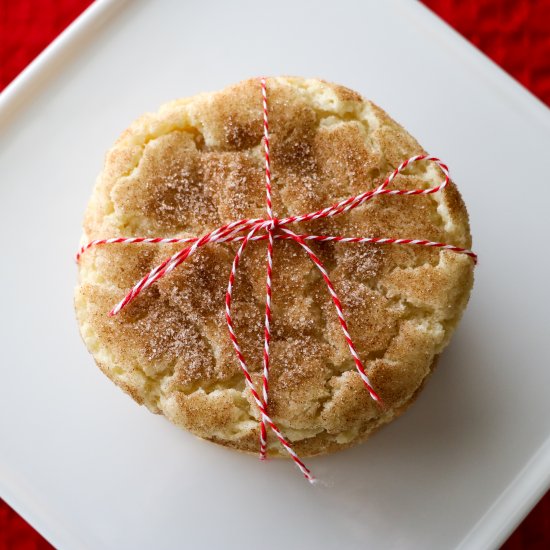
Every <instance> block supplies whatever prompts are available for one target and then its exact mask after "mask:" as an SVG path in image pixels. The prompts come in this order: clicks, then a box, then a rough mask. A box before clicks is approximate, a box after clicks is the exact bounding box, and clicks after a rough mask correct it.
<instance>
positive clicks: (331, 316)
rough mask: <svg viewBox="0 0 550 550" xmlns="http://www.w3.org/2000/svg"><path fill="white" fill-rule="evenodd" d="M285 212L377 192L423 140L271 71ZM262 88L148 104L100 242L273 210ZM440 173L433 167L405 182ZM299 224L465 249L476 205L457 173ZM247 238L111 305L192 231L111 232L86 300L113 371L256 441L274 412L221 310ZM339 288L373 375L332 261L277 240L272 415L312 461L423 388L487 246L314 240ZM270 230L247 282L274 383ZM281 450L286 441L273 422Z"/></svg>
mask: <svg viewBox="0 0 550 550" xmlns="http://www.w3.org/2000/svg"><path fill="white" fill-rule="evenodd" d="M267 89H268V94H269V117H270V133H271V170H272V174H273V209H274V212H275V215H276V216H277V217H278V218H281V217H283V216H288V215H292V214H302V213H307V212H312V211H315V210H317V209H320V208H323V207H325V206H328V205H331V204H334V203H335V202H337V201H339V200H342V199H344V198H347V197H349V196H352V195H357V194H359V193H361V192H363V191H366V190H369V189H374V188H376V187H377V186H378V185H380V184H381V183H382V181H384V179H385V178H386V177H387V176H388V175H389V174H390V173H391V172H392V171H393V170H394V169H395V168H396V167H397V166H398V165H399V164H400V163H401V162H402V161H404V160H405V159H407V158H409V157H411V156H413V155H417V154H423V149H422V147H421V146H420V145H419V144H418V143H417V142H416V141H415V139H414V138H412V137H411V136H410V135H409V134H408V133H407V132H406V131H405V130H404V129H403V128H402V127H401V126H399V125H398V124H397V123H396V122H394V121H393V120H392V119H391V118H390V117H389V116H388V115H387V114H386V113H385V112H384V111H382V110H381V109H380V108H379V107H377V106H376V105H374V104H373V103H371V102H370V101H368V100H365V99H363V98H362V97H361V96H360V95H359V94H357V93H355V92H353V91H351V90H349V89H347V88H344V87H341V86H338V85H334V84H330V83H327V82H323V81H319V80H306V79H301V78H271V79H269V80H268V82H267ZM262 136H263V123H262V96H261V89H260V86H259V81H258V80H247V81H244V82H241V83H239V84H236V85H234V86H231V87H229V88H226V89H225V90H222V91H221V92H216V93H205V94H200V95H197V96H195V97H192V98H186V99H180V100H176V101H173V102H171V103H168V104H166V105H164V106H162V107H161V108H160V110H159V111H158V113H155V114H147V115H144V116H142V117H141V118H139V119H138V120H137V121H136V122H134V123H133V124H132V125H131V126H130V128H129V129H128V130H126V131H125V132H124V133H123V134H122V135H121V137H120V138H119V139H118V141H117V142H116V143H115V145H114V147H113V148H112V149H111V150H110V151H109V153H108V154H107V158H106V161H105V167H104V169H103V171H102V173H101V175H100V176H99V178H98V180H97V183H96V185H95V189H94V192H93V195H92V199H91V201H90V203H89V205H88V208H87V211H86V216H85V221H84V237H83V240H84V241H90V240H92V239H102V238H109V237H119V236H127V237H131V236H144V237H157V236H160V237H185V236H200V235H202V234H204V233H206V232H208V231H210V230H213V229H215V228H217V227H219V226H221V225H223V224H225V223H227V222H230V221H233V220H238V219H241V218H265V184H264V158H263V146H262ZM442 179H443V176H442V173H441V172H440V170H439V169H438V168H437V167H436V166H435V165H434V164H430V163H428V162H421V163H417V164H415V165H414V166H412V167H411V168H410V169H407V170H406V171H405V172H404V173H403V174H401V175H399V176H397V178H396V179H395V180H394V181H393V182H392V183H391V188H395V189H414V188H429V187H433V186H434V185H437V183H439V182H441V181H442ZM291 229H292V230H293V231H296V232H299V233H308V234H314V235H319V234H325V235H344V236H361V237H364V236H377V237H401V238H415V239H427V240H431V241H441V242H446V243H451V244H453V245H456V246H459V247H465V248H468V247H469V246H470V244H471V242H470V240H471V239H470V232H469V226H468V216H467V213H466V209H465V206H464V203H463V202H462V199H461V197H460V194H459V192H458V190H457V188H456V187H455V185H454V184H453V183H452V182H451V183H450V184H449V185H448V186H447V187H446V188H445V189H444V190H443V191H441V192H438V193H434V194H432V195H422V196H413V197H407V196H379V197H375V198H373V199H372V200H370V201H368V202H366V203H365V204H364V205H362V206H360V207H358V208H355V209H354V210H352V211H350V212H347V213H345V214H342V215H339V216H334V217H332V218H327V219H321V220H316V221H310V222H307V223H302V224H294V225H293V226H292V227H291ZM238 244H239V243H235V242H233V243H226V244H218V243H216V244H210V245H207V246H205V247H203V248H201V249H199V250H198V252H197V253H196V254H195V255H194V256H192V257H191V258H190V259H189V260H188V261H186V262H185V263H183V264H182V265H180V266H179V267H178V268H177V269H175V270H174V271H172V272H171V273H170V274H168V275H166V276H165V277H163V278H162V279H160V280H159V281H158V282H156V283H155V284H153V285H152V286H150V287H149V288H147V289H146V290H145V291H144V292H143V293H141V294H140V295H139V297H138V298H137V299H136V300H134V301H133V302H132V303H131V304H130V305H128V306H127V307H126V308H125V309H124V310H122V312H121V313H120V314H118V315H116V316H114V317H109V316H108V312H109V311H110V310H111V308H112V307H113V306H114V305H115V304H116V303H117V302H118V301H119V300H120V299H121V298H122V297H123V296H124V295H125V294H126V293H127V292H128V290H129V289H130V288H131V287H132V285H134V283H135V282H136V281H138V280H139V279H140V278H141V277H143V276H144V275H145V274H146V273H147V272H148V271H150V270H151V269H152V268H153V267H155V266H156V265H158V264H159V263H161V262H162V260H164V259H165V258H167V257H168V256H170V255H171V254H173V253H174V252H176V251H178V250H180V249H181V248H183V245H181V244H180V245H172V244H168V245H167V244H112V245H105V246H98V247H94V248H91V249H90V250H88V251H87V252H86V253H85V254H84V255H83V256H82V257H81V259H80V263H79V266H80V267H79V269H80V280H79V285H78V287H77V289H76V300H75V303H76V312H77V317H78V321H79V324H80V329H81V333H82V336H83V338H84V341H85V343H86V345H87V346H88V349H89V350H90V352H91V353H92V355H93V357H94V359H95V361H96V363H97V364H98V366H99V367H100V369H101V370H102V371H103V372H104V373H105V374H106V375H107V376H108V377H109V378H110V379H111V380H112V381H114V382H115V383H116V384H117V385H118V386H120V387H121V388H122V389H123V390H124V391H126V392H127V393H128V394H130V395H131V396H132V397H133V398H134V399H135V400H136V401H137V402H138V403H142V404H145V405H146V406H147V407H148V408H149V409H150V410H151V411H153V412H155V413H161V414H164V415H165V416H166V417H167V418H168V419H170V420H171V421H172V422H174V423H175V424H177V425H179V426H182V427H184V428H186V429H187V430H189V431H191V432H192V433H194V434H196V435H197V436H199V437H202V438H205V439H209V440H211V441H214V442H216V443H221V444H223V445H226V446H229V447H233V448H235V449H239V450H243V451H254V452H256V451H257V449H258V434H259V418H260V416H259V413H258V409H257V407H256V405H255V404H254V402H253V400H252V399H251V395H250V392H249V390H248V389H246V388H245V384H244V378H243V376H242V373H241V371H240V369H239V365H238V363H237V361H236V358H235V354H234V350H233V349H232V347H231V342H230V339H229V337H228V332H227V326H226V322H225V317H224V315H225V303H224V298H225V291H226V288H227V280H228V277H229V271H230V268H231V263H232V261H233V257H234V255H235V251H236V250H237V247H238ZM311 247H312V249H313V250H314V251H315V253H316V254H317V255H318V256H319V258H320V259H321V260H322V262H323V263H324V265H325V266H326V268H327V270H328V272H329V274H330V277H331V279H332V281H333V283H334V286H335V288H336V290H337V292H338V295H339V296H340V299H341V300H342V303H343V306H344V310H345V313H346V316H347V320H348V324H349V330H350V333H351V336H352V338H353V340H354V342H355V344H356V346H357V350H358V353H359V355H360V357H361V359H362V360H363V362H364V365H365V368H366V371H367V373H368V376H369V378H370V381H371V382H372V385H373V387H374V388H375V389H376V391H377V392H378V393H379V394H380V396H381V397H382V400H383V402H384V404H385V406H384V407H380V406H379V405H378V404H377V403H375V402H374V401H373V400H372V399H371V397H370V396H369V393H368V391H367V390H366V388H365V386H364V384H363V382H362V380H361V378H360V376H359V374H358V373H357V371H356V370H355V365H354V362H353V360H352V358H351V356H350V352H349V349H348V347H347V344H346V341H345V340H344V337H343V335H342V331H341V329H340V326H339V324H338V318H337V316H336V313H335V310H334V307H333V304H332V302H331V300H330V297H329V295H328V293H327V289H326V286H325V283H324V281H323V279H322V278H321V275H320V273H319V271H318V270H317V269H316V267H315V266H314V264H313V263H312V262H311V260H310V259H309V258H308V256H307V254H306V253H305V252H304V251H303V250H302V248H300V246H299V245H298V244H297V243H296V242H289V241H283V240H276V241H275V254H274V266H273V319H272V340H271V370H270V387H269V389H270V401H269V413H270V415H271V417H272V418H273V419H274V420H275V422H276V423H277V425H278V426H279V427H280V429H281V431H282V432H283V433H284V434H285V436H286V437H287V438H288V440H289V441H290V442H291V443H292V444H293V446H294V448H295V449H296V451H297V452H298V453H301V454H302V455H304V456H308V455H315V454H322V453H327V452H332V451H335V450H338V449H341V448H344V447H347V446H350V445H352V444H355V443H358V442H360V441H363V440H365V439H366V438H367V437H368V436H369V434H370V433H371V432H372V431H373V430H374V429H376V428H377V427H379V426H380V425H382V424H385V423H387V422H389V421H391V420H392V419H393V418H395V417H396V416H397V415H398V414H400V413H401V412H402V411H403V410H404V409H405V408H406V407H407V405H408V404H409V403H411V402H412V401H413V400H414V398H415V397H416V395H417V393H418V392H419V390H420V388H421V387H422V385H423V383H424V381H425V380H426V378H427V377H428V376H429V375H430V373H431V371H432V369H433V368H434V365H435V362H436V360H437V357H438V355H439V354H440V353H441V351H442V350H443V348H444V347H445V346H446V345H447V343H448V342H449V339H450V337H451V335H452V333H453V331H454V329H455V327H456V325H457V323H458V320H459V318H460V316H461V314H462V311H463V310H464V307H465V306H466V303H467V301H468V297H469V293H470V289H471V287H472V281H473V262H472V259H471V258H470V257H468V256H466V255H464V254H459V253H455V252H451V251H447V250H440V249H435V248H426V247H421V246H404V245H392V244H357V243H355V244H351V243H330V242H326V243H311ZM265 254H266V242H265V241H260V242H255V243H251V244H250V245H249V246H248V248H247V250H246V254H245V255H244V257H243V260H242V263H241V266H240V268H239V272H238V275H237V279H236V282H235V288H234V293H233V316H234V322H235V330H236V332H237V334H238V336H239V338H240V342H241V345H242V348H243V352H244V355H245V356H246V358H247V361H248V365H249V368H250V370H251V371H252V373H253V377H254V379H255V382H256V384H257V387H258V389H259V387H260V380H261V369H262V350H263V311H264V303H265ZM269 453H270V454H271V455H279V454H283V453H282V447H281V446H280V443H279V442H278V441H277V439H276V438H274V437H273V435H272V434H270V435H269Z"/></svg>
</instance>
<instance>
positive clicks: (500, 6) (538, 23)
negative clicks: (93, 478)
mask: <svg viewBox="0 0 550 550" xmlns="http://www.w3.org/2000/svg"><path fill="white" fill-rule="evenodd" d="M424 3H425V4H426V5H427V6H428V7H430V8H431V9H432V10H434V11H435V12H436V13H437V14H438V15H440V16H441V17H442V18H443V19H445V20H446V21H447V22H448V23H449V24H450V25H451V26H453V27H454V28H455V29H456V30H457V31H459V32H460V33H462V34H463V35H464V36H465V37H466V38H467V39H468V40H470V41H471V42H473V43H474V44H475V45H476V46H478V47H479V48H480V49H481V50H483V51H484V52H485V53H486V54H487V55H488V56H489V57H490V58H491V59H493V60H494V61H495V62H496V63H498V64H499V65H500V66H501V67H502V68H503V69H505V70H506V71H508V72H509V73H510V74H511V75H512V76H514V77H515V78H516V79H517V80H519V81H520V82H521V83H522V84H523V85H524V86H526V87H527V88H528V89H530V90H531V92H533V93H534V94H535V95H536V96H538V97H539V98H540V99H541V100H542V101H544V102H545V103H546V104H547V105H550V0H424ZM89 4H91V0H17V1H13V0H0V90H2V89H3V88H4V87H5V86H7V85H8V84H9V82H10V81H11V80H13V78H15V76H17V74H18V73H19V72H20V71H21V70H22V69H23V68H24V67H25V66H26V65H27V64H28V63H29V62H30V61H32V59H33V58H34V57H36V55H38V54H39V53H40V52H41V51H42V50H43V49H44V48H45V47H46V46H47V45H48V43H49V42H51V40H53V38H55V37H56V36H57V35H58V34H59V33H60V32H61V31H62V30H63V29H64V28H65V27H66V26H67V25H68V24H69V23H70V22H71V21H72V20H73V19H74V18H75V17H76V16H77V15H79V14H80V13H81V12H82V11H83V10H84V9H85V8H86V7H88V5H89ZM50 548H52V547H51V546H50V545H49V544H48V543H47V542H46V541H45V540H44V539H43V538H42V537H41V536H40V535H39V534H38V533H36V531H34V530H33V529H32V527H30V526H29V525H28V524H27V523H26V522H25V521H24V520H23V519H21V518H20V517H19V516H18V515H17V514H16V513H15V512H14V511H13V510H12V509H11V508H9V507H8V506H7V505H6V504H5V503H3V502H2V501H0V550H43V549H50ZM503 548H504V549H505V550H516V549H529V550H538V549H540V550H542V549H544V550H546V549H547V548H550V493H549V494H547V495H546V496H545V497H544V498H543V499H542V501H541V502H540V503H539V504H538V505H537V507H536V508H535V509H534V510H533V511H532V512H531V514H530V515H529V516H528V517H527V519H526V520H525V521H524V522H523V523H522V524H521V526H520V527H519V528H518V529H517V530H516V531H515V532H514V534H513V535H512V536H511V537H510V539H509V540H508V541H507V542H506V544H505V545H504V546H503Z"/></svg>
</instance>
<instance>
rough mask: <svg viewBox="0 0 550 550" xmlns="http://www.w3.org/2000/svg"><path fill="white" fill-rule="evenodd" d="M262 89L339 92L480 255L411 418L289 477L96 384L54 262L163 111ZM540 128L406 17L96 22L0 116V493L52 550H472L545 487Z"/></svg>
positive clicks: (240, 16) (548, 186)
mask: <svg viewBox="0 0 550 550" xmlns="http://www.w3.org/2000/svg"><path fill="white" fill-rule="evenodd" d="M259 74H270V75H278V74H297V75H304V76H321V77H323V78H325V79H328V80H332V81H335V82H339V83H342V84H345V85H347V86H349V87H351V88H354V89H356V90H359V91H360V92H362V93H363V94H364V95H365V96H367V97H369V98H372V99H373V100H374V101H376V102H377V103H379V104H380V105H381V106H382V107H384V108H385V109H386V110H387V111H388V112H389V113H390V114H391V115H392V116H393V117H395V118H396V119H397V120H398V121H400V122H401V123H402V124H404V126H405V127H406V128H408V129H409V130H410V131H411V133H412V134H413V135H415V136H416V137H417V138H418V139H419V141H420V142H421V143H422V144H423V145H424V147H426V148H427V149H428V151H430V152H432V153H433V154H436V155H438V156H440V157H441V158H442V159H444V160H445V161H446V162H447V163H449V165H450V167H451V170H452V174H453V176H454V178H455V180H456V181H457V183H458V185H459V187H460V189H461V191H462V193H463V195H464V198H465V200H466V203H467V205H468V208H469V211H470V215H471V221H472V231H473V235H474V243H475V250H476V251H477V252H478V253H479V254H480V264H479V267H478V268H477V271H476V284H475V290H474V293H473V296H472V300H471V302H470V305H469V307H468V310H467V313H466V315H465V316H464V319H463V320H462V324H461V326H460V329H459V330H458V332H457V334H456V335H455V338H454V340H453V343H452V344H451V346H450V348H449V349H448V350H447V351H446V353H445V354H444V356H443V358H442V360H441V364H440V367H439V369H438V370H437V372H436V373H435V375H434V376H433V378H432V380H431V381H430V384H428V386H427V388H426V389H425V391H424V393H423V394H422V396H421V397H420V399H419V400H418V402H417V403H416V404H415V405H414V406H413V407H412V409H411V410H410V411H409V412H408V413H407V414H406V415H405V416H404V417H403V418H402V419H400V420H399V421H398V422H396V423H394V424H392V425H391V426H389V427H387V428H385V429H384V430H382V432H380V433H379V434H378V435H376V437H374V438H372V439H371V440H370V441H369V442H367V443H366V444H364V445H362V446H359V447H357V448H354V449H352V450H349V451H346V452H342V453H339V454H336V455H334V456H328V457H323V458H318V459H315V460H312V461H311V466H312V467H313V468H314V470H315V472H316V474H317V475H318V476H319V477H320V478H323V479H325V480H328V481H329V485H330V486H329V487H324V486H316V487H310V486H309V485H308V484H307V483H306V482H305V481H303V479H301V478H300V477H299V475H297V473H296V471H295V468H294V467H293V466H292V464H291V463H289V462H286V461H272V462H270V463H268V464H263V463H260V462H259V461H257V460H255V459H254V458H251V457H247V456H244V455H241V454H238V453H233V452H231V451H227V450H224V449H222V448H219V447H217V446H215V445H211V444H208V443H204V442H200V441H198V440H196V439H195V438H194V437H192V436H191V435H189V434H187V433H185V432H183V431H180V430H179V429H177V428H175V427H174V426H172V425H170V424H169V423H168V422H167V421H166V420H164V419H163V418H161V417H156V416H154V415H151V414H149V413H148V412H147V411H146V410H145V409H143V408H140V407H138V406H136V405H135V404H134V403H133V402H132V401H131V400H130V399H129V398H127V397H125V396H124V395H123V394H122V392H120V390H118V389H117V388H116V387H115V386H114V385H112V384H111V383H110V382H109V381H108V380H107V379H106V378H105V377H104V376H103V375H102V374H101V373H100V372H99V370H98V369H96V368H95V367H94V366H93V361H92V359H91V357H90V356H89V355H88V353H87V351H86V350H85V348H84V345H83V344H82V342H81V341H80V338H79V336H78V331H77V327H76V322H75V320H74V315H73V306H72V292H73V286H74V284H75V280H76V268H75V266H74V264H73V253H74V252H75V248H76V246H77V243H78V240H79V237H80V224H81V218H82V213H83V209H84V206H85V204H86V202H87V200H88V197H89V195H90V192H91V189H92V185H93V182H94V178H95V175H96V174H97V172H98V171H99V170H100V168H101V164H102V159H103V154H104V151H105V150H106V149H107V148H108V147H109V146H110V145H111V143H112V142H113V141H114V139H115V138H116V136H117V135H118V134H119V133H120V131H121V130H122V129H124V128H125V127H126V126H127V125H128V123H129V122H130V121H131V120H133V119H134V118H136V117H137V116H138V115H139V114H141V113H142V112H144V111H147V110H154V109H156V108H157V107H158V105H159V104H161V103H162V102H164V101H166V100H169V99H172V98H175V97H179V96H186V95H191V94H194V93H196V92H199V91H202V90H214V89H219V88H222V87H224V86H225V85H227V84H230V83H232V82H236V81H238V80H240V79H242V78H245V77H249V76H254V75H259ZM549 151H550V115H549V111H548V109H547V108H546V107H544V106H543V105H542V104H541V103H539V102H538V101H537V100H536V99H535V98H533V97H532V96H531V95H529V94H528V93H527V92H526V91H525V90H524V89H522V88H521V87H520V86H519V85H518V84H517V83H515V82H514V81H512V80H511V79H510V78H509V77H507V76H506V75H505V74H504V73H503V72H502V71H500V70H499V69H498V68H496V67H495V66H494V65H493V64H492V63H490V62H489V61H488V60H487V59H485V58H484V57H483V56H482V55H481V54H480V53H479V52H478V51H476V50H475V49H474V48H472V47H471V46H469V45H468V44H467V43H466V42H465V41H464V40H462V39H461V38H460V37H459V36H457V35H456V34H455V33H454V32H453V31H452V30H450V29H449V28H448V27H446V26H445V25H444V24H442V23H441V22H440V21H439V20H438V19H437V18H436V17H434V16H433V15H431V14H430V13H429V12H428V11H427V10H426V9H425V8H423V7H422V6H421V5H419V4H417V3H415V2H411V1H391V2H377V1H375V0H371V1H368V2H359V1H356V2H354V1H351V0H339V1H338V2H324V1H323V2H319V1H317V2H297V1H295V0H278V1H277V2H271V3H268V2H265V3H263V4H262V3H259V2H246V1H245V0H232V1H231V2H222V1H221V0H220V1H218V2H215V1H213V0H203V1H202V2H179V1H176V0H174V1H169V0H164V1H156V2H154V1H152V0H150V1H146V0H140V1H135V2H118V1H117V2H115V1H110V0H105V1H102V2H99V3H97V4H95V5H94V6H93V7H92V8H91V9H90V10H89V11H88V12H86V13H85V14H84V16H82V17H81V18H80V19H79V20H78V21H77V22H76V23H75V24H74V25H73V26H72V27H71V28H70V29H69V30H68V31H67V32H65V33H64V34H63V35H62V36H61V37H60V38H59V39H58V40H57V41H56V42H55V43H54V44H53V45H52V46H51V47H50V48H49V49H48V50H47V51H46V52H45V53H44V54H43V55H42V56H41V57H40V58H39V59H38V60H37V61H36V62H35V63H34V64H33V65H32V66H31V67H30V68H28V69H27V70H26V71H25V73H24V74H23V75H22V76H20V78H19V79H18V80H17V81H16V82H15V83H14V84H13V85H12V86H11V87H10V88H9V89H8V90H6V91H5V93H4V94H2V96H1V97H0V235H1V236H2V269H1V271H0V283H1V288H2V292H3V298H2V304H3V306H2V312H3V313H2V315H1V318H0V323H1V327H0V329H1V330H0V334H1V341H2V365H1V369H2V371H1V382H0V490H1V494H2V496H3V498H5V499H6V500H7V501H8V502H9V503H10V504H11V505H12V506H14V507H15V509H16V510H18V511H19V512H20V513H21V514H23V516H24V517H25V518H27V519H28V520H29V521H30V522H31V523H32V524H33V525H34V526H35V527H36V528H37V529H38V530H39V531H41V532H42V533H43V534H44V535H45V536H46V537H47V538H48V539H49V540H50V541H52V543H54V544H55V545H56V546H57V547H61V548H71V549H76V548H102V549H120V548H131V549H133V550H135V549H142V548H143V549H145V548H155V549H172V548H182V547H186V548H194V549H197V548H240V547H244V546H254V547H256V546H259V547H261V548H263V549H265V550H269V549H275V548H277V549H279V548H304V547H308V548H317V549H320V550H323V549H329V548H346V549H352V548H361V549H363V548H384V549H385V548H418V549H429V548H456V547H461V548H485V547H495V546H497V545H498V544H499V543H500V542H502V541H503V540H504V538H505V537H506V536H507V535H508V534H509V533H510V531H511V530H512V529H513V528H514V527H515V525H516V524H517V523H518V522H519V521H520V520H521V518H522V517H523V516H524V514H526V513H527V511H528V510H529V508H530V507H531V506H532V505H533V504H534V503H535V502H536V500H537V498H539V497H540V496H541V494H542V493H543V491H544V490H545V489H546V488H547V487H548V484H549V479H550V470H549V464H550V460H549V458H550V438H549V433H550V425H549V417H550V415H549V413H550V410H549V399H548V390H549V388H550V368H549V361H548V342H549V341H550V334H549V326H550V322H549V320H548V313H547V312H548V305H549V303H550V295H549V285H548V275H549V273H550V269H549V268H550V255H549V254H548V253H547V252H546V251H545V250H546V248H547V243H546V242H545V240H544V239H545V237H546V238H547V237H548V236H549V231H548V230H549V218H550V215H549V212H550V208H549V204H550V182H549V181H548V169H547V166H546V164H547V162H548V158H549Z"/></svg>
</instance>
